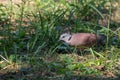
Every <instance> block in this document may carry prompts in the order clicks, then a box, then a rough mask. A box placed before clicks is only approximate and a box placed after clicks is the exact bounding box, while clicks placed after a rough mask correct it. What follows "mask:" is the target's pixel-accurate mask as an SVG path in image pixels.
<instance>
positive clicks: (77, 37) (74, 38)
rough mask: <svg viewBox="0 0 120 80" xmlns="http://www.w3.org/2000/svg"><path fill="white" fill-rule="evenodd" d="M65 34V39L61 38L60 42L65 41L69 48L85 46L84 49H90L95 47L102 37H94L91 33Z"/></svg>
mask: <svg viewBox="0 0 120 80" xmlns="http://www.w3.org/2000/svg"><path fill="white" fill-rule="evenodd" d="M65 34H66V38H62V36H61V40H63V41H65V42H66V43H68V44H69V45H71V46H85V47H91V46H93V45H95V44H96V43H97V42H98V43H101V42H102V40H103V39H102V38H103V37H102V36H101V35H95V34H92V33H75V34H68V33H65ZM69 37H71V38H70V40H69Z"/></svg>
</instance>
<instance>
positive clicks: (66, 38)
mask: <svg viewBox="0 0 120 80" xmlns="http://www.w3.org/2000/svg"><path fill="white" fill-rule="evenodd" d="M71 37H72V35H71V34H69V33H64V34H62V35H60V38H59V40H60V41H64V42H68V41H69V40H70V39H71Z"/></svg>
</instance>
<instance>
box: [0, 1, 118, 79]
mask: <svg viewBox="0 0 120 80" xmlns="http://www.w3.org/2000/svg"><path fill="white" fill-rule="evenodd" d="M69 1H71V2H69ZM69 1H67V0H32V1H30V0H23V1H22V3H19V4H14V3H13V2H11V1H7V2H8V4H7V5H5V4H1V5H0V79H3V80H4V79H7V80H16V79H20V80H38V79H39V80H46V79H48V80H74V79H75V80H80V79H83V80H84V79H87V80H93V79H95V80H98V79H101V78H103V79H108V80H109V79H116V78H118V79H119V76H120V71H119V66H120V54H119V53H120V49H119V48H120V38H119V37H120V28H119V27H120V24H119V23H117V22H115V21H114V20H113V21H111V17H112V15H113V12H114V7H113V5H114V4H112V3H114V2H115V1H114V2H110V1H109V0H104V1H101V0H83V1H82V0H69ZM30 2H31V3H30ZM116 2H117V0H116ZM109 3H110V5H109V7H108V6H107V5H108V4H109ZM104 10H106V11H108V12H107V13H104ZM104 14H107V16H108V19H107V20H106V22H107V23H106V25H105V26H103V25H100V24H99V20H105V19H106V18H105V17H106V16H104ZM66 28H70V31H71V32H75V33H77V32H90V33H95V34H99V33H100V34H105V35H107V40H106V45H105V46H104V47H101V48H102V49H101V50H100V48H99V47H93V48H90V49H87V51H86V52H85V51H79V52H77V51H76V49H74V47H71V46H66V45H64V44H63V43H62V42H59V41H58V39H59V36H60V34H61V33H62V32H65V29H66ZM60 51H61V52H60Z"/></svg>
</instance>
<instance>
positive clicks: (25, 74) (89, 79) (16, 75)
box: [0, 71, 120, 80]
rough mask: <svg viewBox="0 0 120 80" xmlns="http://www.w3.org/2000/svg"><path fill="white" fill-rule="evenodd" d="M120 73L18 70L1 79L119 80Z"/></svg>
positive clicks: (0, 77)
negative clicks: (91, 73)
mask: <svg viewBox="0 0 120 80" xmlns="http://www.w3.org/2000/svg"><path fill="white" fill-rule="evenodd" d="M119 79H120V74H117V77H106V76H88V75H84V76H79V75H77V76H73V75H67V76H66V75H57V76H56V75H52V73H47V74H45V75H44V76H43V74H42V73H41V72H40V71H37V72H35V71H30V72H29V71H17V72H8V73H5V74H0V80H119Z"/></svg>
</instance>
